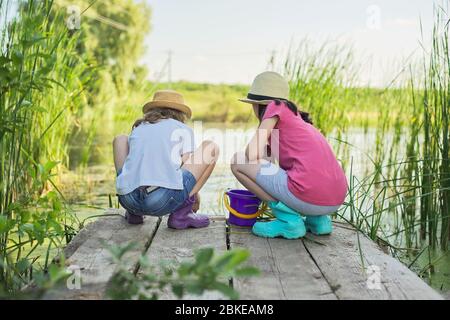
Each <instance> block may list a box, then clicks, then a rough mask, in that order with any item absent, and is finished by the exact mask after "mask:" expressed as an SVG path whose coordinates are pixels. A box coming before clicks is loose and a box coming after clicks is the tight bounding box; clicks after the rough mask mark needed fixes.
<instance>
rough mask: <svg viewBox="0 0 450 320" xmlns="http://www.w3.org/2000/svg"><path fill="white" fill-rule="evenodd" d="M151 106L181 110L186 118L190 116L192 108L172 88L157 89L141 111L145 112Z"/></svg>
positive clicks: (151, 107)
mask: <svg viewBox="0 0 450 320" xmlns="http://www.w3.org/2000/svg"><path fill="white" fill-rule="evenodd" d="M153 108H169V109H174V110H178V111H181V112H183V113H184V114H186V116H187V117H188V118H191V116H192V110H191V108H189V107H188V106H187V105H186V104H185V103H184V98H183V95H182V94H181V93H179V92H176V91H173V90H158V91H156V92H155V94H154V95H153V100H152V101H150V102H147V103H146V104H145V105H144V106H143V107H142V112H144V113H147V112H149V111H150V110H151V109H153Z"/></svg>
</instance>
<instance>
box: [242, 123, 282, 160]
mask: <svg viewBox="0 0 450 320" xmlns="http://www.w3.org/2000/svg"><path fill="white" fill-rule="evenodd" d="M277 122H278V117H273V118H268V119H264V120H263V121H262V122H261V124H260V125H259V127H258V129H257V130H256V133H255V135H254V136H253V138H252V139H251V140H250V142H249V144H248V145H247V148H246V149H245V156H246V158H247V159H248V161H256V160H259V159H264V158H266V157H267V153H266V148H267V144H268V141H269V137H270V134H271V132H272V130H273V128H275V126H276V124H277Z"/></svg>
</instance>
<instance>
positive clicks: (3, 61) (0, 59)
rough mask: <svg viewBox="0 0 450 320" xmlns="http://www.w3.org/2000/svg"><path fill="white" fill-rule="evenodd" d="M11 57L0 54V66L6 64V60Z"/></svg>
mask: <svg viewBox="0 0 450 320" xmlns="http://www.w3.org/2000/svg"><path fill="white" fill-rule="evenodd" d="M10 61H11V59H9V58H7V57H5V56H0V66H2V65H4V64H7V63H8V62H10Z"/></svg>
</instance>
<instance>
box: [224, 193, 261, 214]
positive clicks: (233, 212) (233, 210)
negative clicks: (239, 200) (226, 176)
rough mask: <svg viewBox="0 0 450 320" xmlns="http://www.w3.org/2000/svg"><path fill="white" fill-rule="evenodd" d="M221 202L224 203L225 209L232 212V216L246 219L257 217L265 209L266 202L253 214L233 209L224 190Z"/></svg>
mask: <svg viewBox="0 0 450 320" xmlns="http://www.w3.org/2000/svg"><path fill="white" fill-rule="evenodd" d="M223 204H224V206H225V208H227V210H228V211H230V213H231V214H233V215H234V216H236V217H238V218H241V219H247V220H250V219H255V218H258V217H259V216H260V215H262V213H263V212H264V211H265V210H266V209H267V204H266V203H263V205H262V206H261V208H260V209H259V210H258V211H257V212H256V213H254V214H243V213H240V212H237V211H236V210H235V209H233V208H232V207H231V206H230V201H229V200H228V196H227V193H226V192H224V194H223Z"/></svg>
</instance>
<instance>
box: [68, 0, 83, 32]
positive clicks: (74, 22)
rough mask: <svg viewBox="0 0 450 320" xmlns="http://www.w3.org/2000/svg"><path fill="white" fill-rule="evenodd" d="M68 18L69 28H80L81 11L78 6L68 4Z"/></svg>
mask: <svg viewBox="0 0 450 320" xmlns="http://www.w3.org/2000/svg"><path fill="white" fill-rule="evenodd" d="M67 15H68V17H67V19H66V26H67V28H68V29H69V30H79V29H80V25H81V11H80V7H78V6H74V5H71V6H68V7H67Z"/></svg>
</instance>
